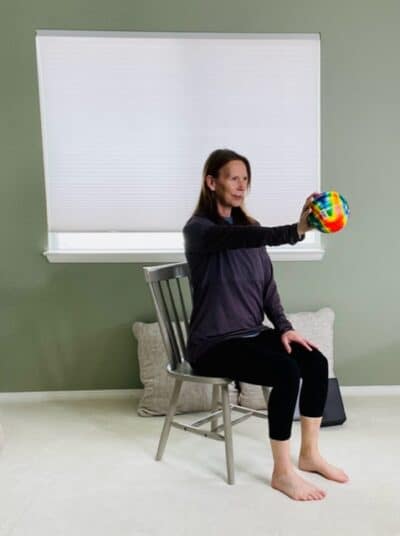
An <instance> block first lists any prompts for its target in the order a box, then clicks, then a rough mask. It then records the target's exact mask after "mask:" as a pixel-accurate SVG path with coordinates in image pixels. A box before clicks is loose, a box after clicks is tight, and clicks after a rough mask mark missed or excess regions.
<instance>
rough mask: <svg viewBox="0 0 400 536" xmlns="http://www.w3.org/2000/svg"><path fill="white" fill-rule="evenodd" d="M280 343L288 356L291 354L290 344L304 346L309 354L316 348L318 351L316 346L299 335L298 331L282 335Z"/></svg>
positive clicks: (292, 330)
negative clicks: (295, 343) (294, 343)
mask: <svg viewBox="0 0 400 536" xmlns="http://www.w3.org/2000/svg"><path fill="white" fill-rule="evenodd" d="M281 341H282V344H283V346H284V347H285V350H286V351H287V352H288V354H290V353H292V348H291V346H290V344H291V343H292V342H297V343H299V344H301V345H302V346H305V347H306V348H307V350H309V351H310V352H312V351H313V348H316V349H317V350H318V346H317V345H316V344H314V343H313V342H311V341H309V340H308V339H306V338H305V337H303V336H302V335H300V333H299V332H298V331H295V330H294V329H291V330H289V331H285V333H282V335H281Z"/></svg>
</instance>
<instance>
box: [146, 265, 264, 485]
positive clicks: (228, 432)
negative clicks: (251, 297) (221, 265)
mask: <svg viewBox="0 0 400 536" xmlns="http://www.w3.org/2000/svg"><path fill="white" fill-rule="evenodd" d="M143 270H144V273H145V278H146V282H147V283H148V285H149V287H150V292H151V296H152V298H153V301H154V307H155V309H156V313H157V319H158V323H159V326H160V331H161V335H162V338H163V342H164V346H165V349H166V352H167V356H168V364H167V373H168V374H170V375H171V376H172V377H173V378H174V379H175V385H174V389H173V392H172V396H171V400H170V404H169V408H168V412H167V415H166V417H165V421H164V426H163V429H162V432H161V437H160V441H159V445H158V450H157V455H156V460H161V458H162V456H163V453H164V450H165V446H166V443H167V440H168V436H169V432H170V429H171V426H174V427H175V428H179V429H180V430H184V431H186V432H192V433H194V434H198V435H200V436H203V437H208V438H209V439H215V440H217V441H224V442H225V456H226V467H227V476H228V478H227V482H228V484H234V482H235V476H234V462H233V446H232V425H234V424H238V423H239V422H242V421H244V420H246V419H248V418H249V417H251V416H253V415H254V416H256V417H261V418H263V419H266V418H267V413H265V412H262V411H257V410H254V409H251V408H246V407H244V406H237V405H235V404H230V401H229V393H228V386H229V384H230V383H231V382H232V378H214V377H209V376H199V375H196V374H195V373H194V372H193V370H192V367H191V366H190V363H189V362H188V361H187V360H186V342H187V334H188V329H189V320H188V319H189V316H188V313H187V309H188V308H189V307H190V308H191V307H192V286H191V283H190V274H189V266H188V264H187V263H186V262H181V263H174V264H164V265H161V266H146V267H143ZM185 285H186V287H185ZM185 288H186V289H188V292H186V293H185V292H184V291H185ZM185 294H186V296H187V299H186V303H185ZM188 301H189V307H188V305H187V302H188ZM184 381H189V382H200V383H207V384H211V385H212V386H213V389H212V407H211V411H210V413H209V414H208V416H206V417H203V418H201V419H197V420H196V421H194V422H192V423H190V424H186V423H181V422H178V421H176V420H174V416H175V412H176V407H177V404H178V398H179V393H180V390H181V387H182V384H183V382H184ZM263 393H264V397H265V400H266V401H268V390H267V387H265V388H264V387H263ZM219 395H221V396H219ZM220 399H221V401H220ZM231 410H235V411H237V412H239V413H241V414H242V415H241V416H240V417H238V418H236V419H235V420H232V418H231ZM219 417H222V424H220V425H219V424H218V418H219ZM208 422H210V429H209V430H207V429H201V428H200V427H201V426H203V425H205V424H207V423H208ZM222 430H223V432H224V433H223V434H221V433H220V432H221V431H222Z"/></svg>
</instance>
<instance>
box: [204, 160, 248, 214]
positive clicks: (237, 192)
mask: <svg viewBox="0 0 400 536" xmlns="http://www.w3.org/2000/svg"><path fill="white" fill-rule="evenodd" d="M206 181H207V185H208V187H209V188H210V190H213V191H215V194H216V196H217V206H218V212H219V213H220V215H221V216H223V217H226V216H230V215H231V210H232V207H240V205H241V204H242V203H243V201H244V198H245V196H246V193H247V186H248V182H249V178H248V176H247V169H246V166H245V164H244V162H242V161H241V160H231V161H230V162H227V163H226V164H225V165H224V166H223V167H222V168H221V169H220V171H219V177H218V179H214V177H212V176H211V175H207V177H206Z"/></svg>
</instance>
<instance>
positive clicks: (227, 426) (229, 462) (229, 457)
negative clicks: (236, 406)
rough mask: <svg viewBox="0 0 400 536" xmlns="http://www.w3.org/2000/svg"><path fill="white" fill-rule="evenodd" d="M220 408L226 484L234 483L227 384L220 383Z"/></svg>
mask: <svg viewBox="0 0 400 536" xmlns="http://www.w3.org/2000/svg"><path fill="white" fill-rule="evenodd" d="M221 393H222V410H223V416H224V436H225V441H224V442H225V457H226V468H227V472H228V484H234V483H235V470H234V467H233V445H232V421H231V407H230V405H229V392H228V386H227V385H221Z"/></svg>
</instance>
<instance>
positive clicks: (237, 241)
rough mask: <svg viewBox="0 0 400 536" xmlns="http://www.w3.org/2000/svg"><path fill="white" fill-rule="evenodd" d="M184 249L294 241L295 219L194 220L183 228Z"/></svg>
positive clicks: (210, 250) (297, 240) (219, 248)
mask: <svg viewBox="0 0 400 536" xmlns="http://www.w3.org/2000/svg"><path fill="white" fill-rule="evenodd" d="M183 235H184V241H185V250H186V251H203V252H208V253H212V252H216V251H223V250H226V249H240V248H258V247H261V246H280V245H282V244H291V245H293V244H296V243H297V242H299V241H301V240H303V239H304V235H302V236H301V237H299V235H298V232H297V223H293V224H290V225H280V226H276V227H263V226H261V225H260V224H259V222H257V224H256V225H235V224H230V225H217V224H215V223H213V222H211V221H209V220H206V219H203V221H201V222H200V221H193V222H191V223H190V224H188V225H186V226H185V227H184V229H183Z"/></svg>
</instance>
